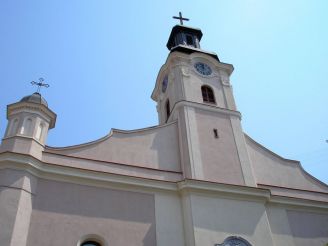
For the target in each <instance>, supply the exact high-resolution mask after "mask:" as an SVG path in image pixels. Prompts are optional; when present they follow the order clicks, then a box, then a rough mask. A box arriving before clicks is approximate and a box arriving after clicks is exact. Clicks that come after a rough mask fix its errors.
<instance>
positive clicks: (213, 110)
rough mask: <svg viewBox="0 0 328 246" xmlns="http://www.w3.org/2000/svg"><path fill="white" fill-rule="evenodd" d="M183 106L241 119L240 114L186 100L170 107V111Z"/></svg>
mask: <svg viewBox="0 0 328 246" xmlns="http://www.w3.org/2000/svg"><path fill="white" fill-rule="evenodd" d="M184 106H187V107H194V108H198V109H202V110H207V111H212V112H217V113H223V114H226V115H232V116H236V117H237V118H239V119H241V113H240V112H239V111H235V110H230V109H226V108H221V107H218V106H216V105H211V104H203V103H197V102H191V101H186V100H181V101H178V102H176V103H175V104H174V105H173V107H172V111H174V110H177V109H178V108H180V107H184Z"/></svg>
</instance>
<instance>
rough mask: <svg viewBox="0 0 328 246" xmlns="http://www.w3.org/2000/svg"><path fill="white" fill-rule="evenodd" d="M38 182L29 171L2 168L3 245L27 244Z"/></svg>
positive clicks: (0, 227) (0, 217)
mask: <svg viewBox="0 0 328 246" xmlns="http://www.w3.org/2000/svg"><path fill="white" fill-rule="evenodd" d="M36 184H37V181H36V179H35V178H34V177H33V176H32V175H30V174H29V173H27V172H24V171H17V170H12V169H3V170H0V245H1V246H2V245H3V246H26V240H27V235H28V231H29V225H30V216H31V213H32V199H33V193H34V192H35V188H36Z"/></svg>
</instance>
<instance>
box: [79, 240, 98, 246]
mask: <svg viewBox="0 0 328 246" xmlns="http://www.w3.org/2000/svg"><path fill="white" fill-rule="evenodd" d="M81 246H101V244H100V243H97V242H95V241H85V242H84V243H82V244H81Z"/></svg>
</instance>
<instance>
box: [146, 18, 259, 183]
mask: <svg viewBox="0 0 328 246" xmlns="http://www.w3.org/2000/svg"><path fill="white" fill-rule="evenodd" d="M176 18H178V17H176ZM180 18H182V16H180ZM180 18H178V19H180ZM183 19H184V20H185V18H183ZM182 24H183V23H181V22H180V25H176V26H174V27H173V28H172V31H171V34H170V37H169V40H168V42H167V48H168V49H169V52H170V53H169V55H168V58H167V60H166V62H165V64H164V65H163V66H162V67H161V69H160V71H159V73H158V76H157V80H156V85H155V88H154V90H153V93H152V96H151V97H152V99H153V100H154V101H156V102H157V111H158V118H159V124H166V123H169V122H173V121H177V123H178V127H179V141H180V152H181V162H182V169H183V172H184V175H185V177H186V178H191V179H199V180H208V181H214V182H221V183H229V184H237V185H248V186H255V180H254V176H253V172H252V169H251V165H250V159H249V156H248V153H247V148H246V143H245V139H244V133H243V131H242V127H241V123H240V121H241V114H240V112H238V111H237V109H236V105H235V101H234V97H233V92H232V87H231V84H230V75H231V74H232V72H233V69H234V68H233V66H232V65H231V64H227V63H223V62H221V61H220V60H219V58H218V56H217V55H216V54H215V53H213V52H208V51H205V50H203V49H201V47H200V41H201V38H202V35H203V34H202V31H201V30H200V29H197V28H193V27H187V26H184V25H182Z"/></svg>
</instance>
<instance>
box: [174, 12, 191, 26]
mask: <svg viewBox="0 0 328 246" xmlns="http://www.w3.org/2000/svg"><path fill="white" fill-rule="evenodd" d="M173 19H178V20H180V24H181V25H182V26H183V21H189V19H187V18H183V17H182V13H181V12H179V17H177V16H173Z"/></svg>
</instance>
